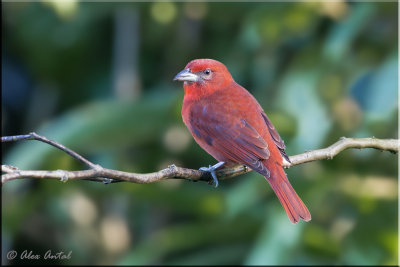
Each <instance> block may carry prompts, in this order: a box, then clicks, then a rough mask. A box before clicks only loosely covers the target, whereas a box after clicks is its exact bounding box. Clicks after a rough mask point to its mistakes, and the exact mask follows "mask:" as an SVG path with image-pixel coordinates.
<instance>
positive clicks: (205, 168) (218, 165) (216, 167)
mask: <svg viewBox="0 0 400 267" xmlns="http://www.w3.org/2000/svg"><path fill="white" fill-rule="evenodd" d="M224 164H225V162H223V161H220V162H218V163H217V164H215V165H213V166H211V165H208V167H201V168H200V169H199V170H200V171H205V172H209V173H210V174H211V176H212V178H213V181H214V183H215V187H218V185H219V182H218V179H217V175H216V174H215V170H216V169H218V168H219V167H221V166H222V165H224Z"/></svg>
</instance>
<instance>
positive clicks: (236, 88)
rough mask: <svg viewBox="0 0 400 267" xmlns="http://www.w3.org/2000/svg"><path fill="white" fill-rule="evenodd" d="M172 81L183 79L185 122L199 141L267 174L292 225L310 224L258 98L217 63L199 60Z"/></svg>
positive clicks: (223, 157) (225, 159)
mask: <svg viewBox="0 0 400 267" xmlns="http://www.w3.org/2000/svg"><path fill="white" fill-rule="evenodd" d="M174 80H178V81H184V89H185V97H184V99H183V106H182V118H183V121H184V123H185V124H186V126H187V128H188V129H189V131H190V132H191V133H192V135H193V137H194V139H195V140H196V142H197V143H198V144H199V145H200V146H201V147H202V148H203V149H204V150H206V151H207V152H208V153H209V154H211V155H212V156H213V157H214V158H215V159H217V160H218V161H220V163H218V164H216V165H214V166H212V167H210V168H202V169H203V170H208V171H210V172H211V174H212V175H213V177H214V180H215V182H216V184H217V182H218V180H217V179H216V176H215V173H214V170H215V169H216V168H218V167H220V166H221V165H223V164H225V166H229V165H234V164H238V163H240V164H243V165H246V166H248V167H249V168H251V169H253V170H255V171H256V172H258V173H260V174H262V175H263V176H265V178H266V179H267V181H268V182H269V184H270V185H271V187H272V189H273V190H274V192H275V194H276V195H277V197H278V198H279V200H280V202H281V204H282V206H283V208H284V209H285V211H286V213H287V215H288V216H289V219H290V221H291V222H292V223H297V222H298V221H299V220H300V219H302V220H304V221H309V220H311V215H310V212H309V211H308V209H307V207H306V206H305V205H304V203H303V202H302V201H301V199H300V198H299V196H298V195H297V194H296V192H295V191H294V189H293V187H292V186H291V184H290V183H289V180H288V179H287V177H286V174H285V171H284V170H283V167H282V165H283V162H284V161H289V162H290V160H289V157H288V156H287V155H286V153H285V144H284V142H283V140H282V138H281V137H280V136H279V134H278V132H277V131H276V130H275V127H274V126H273V125H272V123H271V121H270V120H269V119H268V117H267V115H266V114H265V112H264V111H263V109H262V108H261V106H260V104H259V103H258V102H257V100H256V99H255V98H254V97H253V96H252V95H251V94H250V93H249V92H248V91H247V90H246V89H244V88H243V87H242V86H240V85H239V84H237V83H236V82H235V81H234V80H233V78H232V76H231V74H230V73H229V71H228V69H227V68H226V67H225V65H224V64H222V63H221V62H219V61H216V60H213V59H195V60H192V61H190V62H189V63H188V64H187V65H186V67H185V69H184V70H183V71H181V72H180V73H178V74H177V75H176V77H175V78H174Z"/></svg>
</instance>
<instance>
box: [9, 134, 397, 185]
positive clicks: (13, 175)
mask: <svg viewBox="0 0 400 267" xmlns="http://www.w3.org/2000/svg"><path fill="white" fill-rule="evenodd" d="M21 140H38V141H41V142H44V143H47V144H49V145H52V146H54V147H56V148H58V149H60V150H62V151H64V152H66V153H67V154H69V155H70V156H72V157H73V158H75V159H77V160H78V161H80V162H82V163H84V164H85V165H87V166H88V167H89V168H90V169H88V170H82V171H66V170H56V171H42V170H19V169H18V168H16V167H13V166H10V165H2V166H1V171H2V173H3V174H2V176H1V183H2V185H3V184H4V183H6V182H8V181H11V180H15V179H22V178H33V179H57V180H61V181H64V182H66V181H68V180H91V181H96V182H102V183H115V182H131V183H139V184H147V183H153V182H156V181H161V180H167V179H186V180H190V181H208V182H209V183H210V182H211V181H212V177H211V175H210V174H209V173H208V172H204V171H199V170H193V169H187V168H181V167H177V166H175V165H170V166H169V167H168V168H166V169H163V170H160V171H158V172H153V173H145V174H141V173H131V172H123V171H118V170H112V169H107V168H103V167H102V166H100V165H97V164H94V163H92V162H90V161H89V160H87V159H85V158H84V157H82V156H81V155H79V154H78V153H76V152H74V151H72V150H71V149H69V148H67V147H65V146H63V145H61V144H59V143H57V142H55V141H53V140H49V139H47V138H45V137H43V136H40V135H38V134H36V133H30V134H28V135H16V136H4V137H2V138H1V142H15V141H21ZM348 148H359V149H362V148H375V149H379V150H381V151H390V152H392V153H397V152H398V151H399V140H398V139H376V138H345V137H342V138H341V139H340V140H339V141H338V142H336V143H334V144H333V145H331V146H329V147H327V148H323V149H318V150H313V151H307V152H305V153H302V154H298V155H295V156H291V157H290V161H291V163H288V164H286V165H285V166H284V167H285V168H289V167H291V166H295V165H299V164H303V163H306V162H311V161H315V160H322V159H332V158H333V157H334V156H336V155H337V154H339V153H340V152H342V151H343V150H345V149H348ZM249 171H251V169H249V168H248V167H246V166H243V165H237V166H234V167H231V168H225V169H221V170H218V171H216V174H217V177H218V179H219V180H224V179H228V178H232V177H235V176H238V175H240V174H243V173H246V172H249ZM105 177H106V178H105Z"/></svg>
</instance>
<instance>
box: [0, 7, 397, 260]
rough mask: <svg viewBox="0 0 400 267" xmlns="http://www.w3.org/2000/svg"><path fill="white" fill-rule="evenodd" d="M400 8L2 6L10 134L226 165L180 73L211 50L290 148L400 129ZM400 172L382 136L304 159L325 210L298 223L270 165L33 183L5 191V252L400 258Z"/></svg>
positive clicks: (304, 171) (105, 161)
mask: <svg viewBox="0 0 400 267" xmlns="http://www.w3.org/2000/svg"><path fill="white" fill-rule="evenodd" d="M397 5H398V4H397V3H390V2H386V3H372V2H370V3H348V2H340V1H338V2H336V3H334V2H322V3H308V2H307V3H306V2H304V3H303V2H302V3H300V2H299V3H258V2H257V3H245V2H242V3H239V2H235V3H205V2H203V3H189V2H188V3H169V2H152V3H89V2H86V3H83V2H75V1H53V2H43V3H42V2H37V3H36V2H32V3H12V2H6V3H2V7H3V10H2V15H3V18H2V22H3V36H2V37H3V38H2V40H3V41H2V44H3V47H4V48H3V50H2V55H3V60H2V62H3V65H4V66H3V68H2V71H3V82H2V85H3V86H2V96H3V97H2V111H3V117H2V118H3V124H2V126H3V127H2V135H13V134H24V133H27V132H31V131H36V132H37V133H39V134H41V135H44V136H46V137H48V138H50V139H53V140H56V141H58V142H59V143H62V144H64V145H65V146H67V147H69V148H71V149H73V150H75V151H76V152H78V153H79V154H81V155H83V156H85V157H87V158H89V159H90V160H91V161H93V162H95V163H97V164H100V165H102V166H104V167H107V168H114V169H119V170H124V171H132V172H153V171H156V170H159V169H160V168H164V167H166V166H168V165H169V164H172V163H174V164H176V165H179V166H184V167H188V168H199V167H201V166H208V165H209V164H211V163H213V162H214V161H215V160H214V159H213V158H212V157H211V156H209V155H208V154H207V153H206V152H204V151H203V150H202V149H201V148H200V147H199V146H198V145H197V144H195V142H194V141H193V139H192V137H191V136H190V135H189V133H188V131H187V130H186V129H185V128H184V125H183V122H182V120H181V117H180V109H181V103H182V99H183V90H182V88H181V87H182V85H181V84H178V83H174V82H173V81H172V79H173V77H174V75H175V74H176V73H178V72H179V71H180V70H182V69H183V68H184V66H185V64H186V63H187V62H188V61H190V60H192V59H194V58H203V57H207V58H215V59H217V60H220V61H222V62H223V63H225V64H226V65H227V67H228V69H229V70H230V71H231V73H232V75H233V77H234V78H235V80H236V81H237V82H238V83H239V84H241V85H243V86H244V87H246V88H248V89H249V91H250V92H251V93H252V94H253V95H254V96H255V97H256V98H257V99H258V100H259V102H260V104H261V105H262V106H263V107H264V109H265V111H266V113H267V114H268V115H269V117H270V119H271V121H272V122H273V123H274V125H275V127H276V128H277V130H278V131H279V133H280V135H281V136H282V138H283V139H284V140H285V144H286V146H287V153H288V154H289V155H293V154H298V153H301V152H303V151H304V150H313V149H318V148H322V147H325V146H328V145H330V144H332V143H333V142H335V141H337V140H338V139H339V138H340V137H341V136H349V137H370V136H375V137H377V138H396V137H397V135H398V132H397V128H398V125H397V122H398V114H397V112H398V103H397V99H398V92H397V84H398V77H397V74H398V67H397V66H398V59H397V58H398V51H397V48H398V46H397V40H398V24H397V10H398V6H397ZM124 29H125V32H124V34H121V35H118V32H119V31H122V32H123V31H124ZM135 29H136V30H135ZM132 40H134V41H132ZM135 42H136V43H137V44H138V45H137V46H135V45H134V43H135ZM124 43H125V44H127V43H129V44H130V45H125V46H124V45H123V44H124ZM118 52H120V53H121V54H122V55H123V56H122V58H119V57H118V56H117V55H118ZM121 70H122V71H121ZM124 70H129V74H131V75H128V76H129V77H128V78H127V77H126V76H123V74H124ZM121 77H122V78H121ZM132 77H136V78H135V79H137V80H130V79H131V78H132ZM119 84H122V85H124V84H128V85H129V86H125V87H123V86H122V87H121V88H123V90H125V91H123V93H125V94H126V95H122V97H121V95H120V94H119V92H120V91H118V90H119V89H118V88H119V87H118V86H119ZM132 92H135V93H132ZM2 149H3V150H2V156H3V161H2V163H3V164H10V165H13V166H17V167H19V168H21V169H49V170H50V169H51V170H56V169H69V170H75V169H81V168H84V167H85V166H82V165H80V164H78V163H77V162H76V161H74V160H73V159H71V158H70V157H69V156H68V155H65V154H63V153H62V152H60V151H58V150H56V149H55V148H53V147H50V146H48V145H45V144H42V143H39V142H34V141H29V142H21V143H18V144H7V145H4V146H3V148H2ZM397 173H398V165H397V155H393V154H390V153H388V152H383V153H381V152H379V151H376V150H347V151H345V152H342V153H340V154H339V155H338V156H336V157H335V158H334V159H333V160H330V161H319V162H313V163H307V164H303V165H300V166H296V167H293V168H290V169H289V170H287V174H288V177H289V178H290V180H291V183H292V185H293V186H294V188H295V189H296V191H297V193H298V194H299V196H300V197H301V198H302V199H303V201H304V202H305V204H306V205H307V206H308V208H309V210H310V212H311V214H312V220H311V221H310V222H308V223H304V222H300V223H298V224H297V225H292V224H291V223H290V221H289V219H288V218H287V216H286V214H285V212H284V210H283V208H282V207H281V206H280V204H279V201H278V200H277V198H276V196H275V195H274V194H273V192H272V190H271V188H270V187H269V186H268V183H267V182H266V181H265V179H264V178H263V177H262V176H260V175H258V174H256V173H249V174H246V175H243V176H240V177H237V178H234V179H231V180H226V181H222V182H221V183H220V186H219V187H218V188H217V189H214V188H213V187H211V186H209V185H207V184H205V183H200V182H198V183H191V182H187V181H182V180H171V181H163V182H158V183H154V184H148V185H140V184H128V183H116V184H109V185H103V184H98V183H92V182H88V181H73V182H72V181H69V182H67V183H60V182H58V181H49V180H46V181H44V180H43V181H41V180H40V181H39V180H35V181H34V180H29V179H26V180H16V181H12V182H9V183H7V184H5V185H4V186H3V188H2V193H3V194H2V215H3V216H2V218H3V219H2V234H3V238H2V245H3V246H2V247H3V249H2V256H3V262H2V263H4V264H6V263H11V264H14V263H31V264H32V261H29V260H21V259H15V260H13V261H7V259H6V254H7V252H8V251H10V250H16V251H17V252H18V253H21V252H22V251H24V250H28V251H30V250H32V251H33V253H35V254H40V255H44V253H45V252H46V251H47V250H49V249H50V250H52V251H53V252H58V251H63V252H66V253H68V252H69V251H72V257H71V259H69V260H52V261H49V260H44V259H42V260H40V261H39V260H38V261H36V262H38V263H39V262H40V263H50V262H51V263H59V264H112V265H115V264H124V265H134V264H170V265H178V264H210V265H214V264H224V265H227V264H263V265H267V264H299V265H306V264H315V265H322V264H330V265H340V264H343V265H348V264H368V265H370V264H371V265H397V264H398V204H397V199H398V190H397V188H398V181H397Z"/></svg>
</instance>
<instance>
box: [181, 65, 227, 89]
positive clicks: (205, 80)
mask: <svg viewBox="0 0 400 267" xmlns="http://www.w3.org/2000/svg"><path fill="white" fill-rule="evenodd" d="M174 81H183V82H184V88H185V94H186V95H187V94H193V95H199V96H200V95H204V94H210V93H212V92H214V91H216V90H218V89H222V88H224V87H225V86H227V85H228V84H230V83H231V82H232V81H233V78H232V76H231V74H230V73H229V71H228V69H227V68H226V67H225V65H224V64H222V63H221V62H219V61H217V60H214V59H195V60H192V61H190V62H189V63H188V64H187V65H186V67H185V69H184V70H182V71H181V72H179V73H178V74H177V75H176V76H175V78H174Z"/></svg>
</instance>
